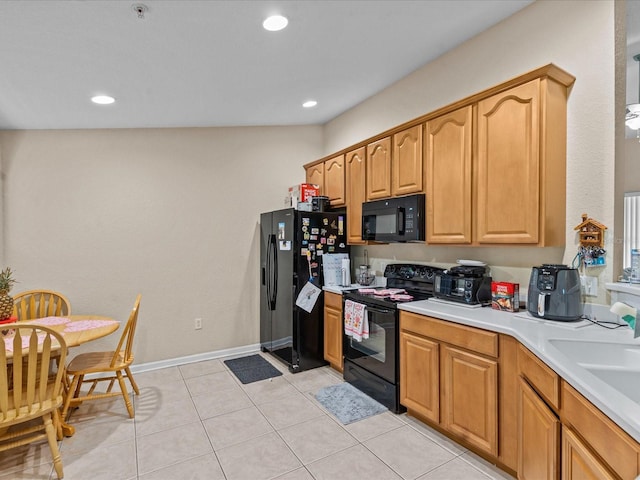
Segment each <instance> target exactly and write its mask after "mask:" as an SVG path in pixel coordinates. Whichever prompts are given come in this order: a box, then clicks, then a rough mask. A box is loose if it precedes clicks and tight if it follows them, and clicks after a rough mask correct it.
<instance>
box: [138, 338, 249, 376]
mask: <svg viewBox="0 0 640 480" xmlns="http://www.w3.org/2000/svg"><path fill="white" fill-rule="evenodd" d="M259 351H260V344H259V343H255V344H253V345H245V346H243V347H235V348H227V349H225V350H217V351H215V352H205V353H197V354H195V355H188V356H186V357H178V358H170V359H167V360H158V361H157V362H149V363H140V364H137V365H132V366H131V373H142V372H150V371H152V370H158V369H160V368H167V367H176V366H178V365H185V364H187V363H195V362H202V361H204V360H214V359H216V358H225V357H230V358H231V357H238V356H241V355H246V354H248V353H256V352H259Z"/></svg>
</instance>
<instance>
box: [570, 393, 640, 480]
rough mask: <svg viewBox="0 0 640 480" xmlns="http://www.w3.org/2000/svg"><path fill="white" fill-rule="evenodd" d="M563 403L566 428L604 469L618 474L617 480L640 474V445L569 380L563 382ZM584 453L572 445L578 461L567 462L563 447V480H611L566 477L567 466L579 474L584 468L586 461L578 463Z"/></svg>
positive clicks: (578, 475) (632, 477)
mask: <svg viewBox="0 0 640 480" xmlns="http://www.w3.org/2000/svg"><path fill="white" fill-rule="evenodd" d="M561 404H562V408H561V409H560V419H561V420H562V424H563V426H566V427H569V428H570V429H571V431H573V432H575V433H576V435H577V436H578V437H579V438H580V439H581V441H582V442H583V445H582V446H583V447H584V448H585V449H586V451H587V452H591V454H592V455H593V457H594V458H596V459H599V460H598V462H601V464H602V466H603V467H604V466H606V469H608V470H610V471H611V472H615V475H616V476H615V477H613V478H621V479H623V480H634V479H635V478H636V477H637V476H638V475H640V444H639V443H638V442H636V441H635V440H634V439H633V438H631V436H629V435H628V434H627V433H626V432H624V431H623V430H622V429H621V428H620V427H619V426H618V425H616V424H615V423H614V422H613V421H612V420H611V419H610V418H609V417H607V416H606V415H605V414H603V413H602V412H601V411H600V410H599V409H598V408H596V407H595V406H594V405H593V404H592V403H591V402H589V400H587V399H586V398H585V397H584V396H582V395H581V394H580V393H579V392H578V391H576V390H575V389H574V388H573V387H571V385H569V384H568V383H567V382H565V381H562V400H561ZM576 435H574V436H576ZM563 443H564V439H563ZM573 443H574V444H575V441H574V442H573ZM574 450H575V451H574ZM580 451H582V450H581V448H580V447H576V446H575V445H574V446H572V447H571V450H570V451H569V453H571V455H573V456H574V457H575V458H574V459H566V462H565V458H564V455H565V449H564V448H563V458H562V464H563V478H574V479H575V478H611V477H597V476H580V474H579V473H577V474H576V473H574V474H572V475H569V476H565V475H564V470H565V467H567V468H569V469H573V471H575V472H579V471H580V468H582V467H580V466H579V465H580V463H581V462H583V460H577V458H578V456H581V455H580V454H579V452H580ZM567 462H569V463H567ZM584 462H586V460H584ZM585 465H586V463H585ZM606 469H605V470H606Z"/></svg>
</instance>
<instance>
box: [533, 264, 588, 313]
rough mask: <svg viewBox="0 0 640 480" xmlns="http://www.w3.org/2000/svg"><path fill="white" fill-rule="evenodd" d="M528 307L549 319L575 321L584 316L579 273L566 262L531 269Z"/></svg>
mask: <svg viewBox="0 0 640 480" xmlns="http://www.w3.org/2000/svg"><path fill="white" fill-rule="evenodd" d="M527 310H528V311H529V313H530V314H531V315H533V316H534V317H537V318H544V319H546V320H557V321H560V322H574V321H577V320H580V318H581V317H582V302H581V298H580V275H579V274H578V270H576V269H575V268H569V267H568V266H566V265H552V264H544V265H542V266H541V267H533V268H532V269H531V278H530V279H529V292H528V295H527Z"/></svg>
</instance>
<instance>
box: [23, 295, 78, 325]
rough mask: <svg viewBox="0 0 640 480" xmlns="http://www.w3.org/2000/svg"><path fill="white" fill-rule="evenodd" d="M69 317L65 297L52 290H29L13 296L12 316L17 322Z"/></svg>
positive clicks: (67, 302)
mask: <svg viewBox="0 0 640 480" xmlns="http://www.w3.org/2000/svg"><path fill="white" fill-rule="evenodd" d="M65 315H71V304H70V303H69V300H68V299H67V297H65V296H64V295H63V294H61V293H59V292H55V291H53V290H29V291H26V292H21V293H18V294H16V295H14V296H13V316H14V317H16V318H17V319H18V321H19V322H20V321H23V320H33V319H34V318H44V317H60V316H65Z"/></svg>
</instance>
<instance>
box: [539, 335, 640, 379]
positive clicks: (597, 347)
mask: <svg viewBox="0 0 640 480" xmlns="http://www.w3.org/2000/svg"><path fill="white" fill-rule="evenodd" d="M549 343H550V344H551V345H553V346H554V347H555V348H557V349H558V350H559V351H560V352H562V353H563V354H564V355H565V356H567V357H568V358H570V359H571V360H573V361H575V362H577V363H578V364H580V365H581V366H582V367H585V368H590V367H618V368H623V369H632V370H635V371H636V372H640V344H626V343H612V342H595V341H587V340H569V339H565V338H552V339H549ZM639 381H640V380H639Z"/></svg>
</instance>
